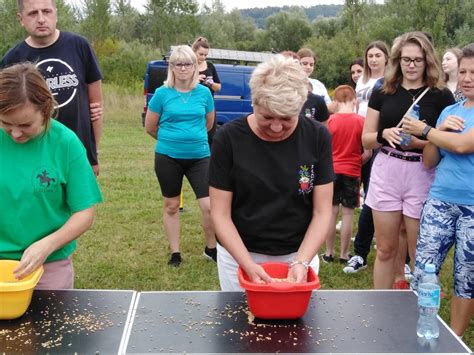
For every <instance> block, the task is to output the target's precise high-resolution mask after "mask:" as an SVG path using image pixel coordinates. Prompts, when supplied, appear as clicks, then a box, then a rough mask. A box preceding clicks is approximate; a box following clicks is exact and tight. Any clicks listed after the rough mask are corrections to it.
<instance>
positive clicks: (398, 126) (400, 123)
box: [396, 86, 430, 128]
mask: <svg viewBox="0 0 474 355" xmlns="http://www.w3.org/2000/svg"><path fill="white" fill-rule="evenodd" d="M429 90H430V87H429V86H428V87H427V88H426V89H425V90H424V91H423V92H422V93H421V95H420V96H418V97H417V98H416V100H415V101H413V103H412V104H411V106H410V107H409V108H408V110H407V112H405V114H404V115H403V116H402V119H401V120H400V122H398V124H397V126H396V127H397V128H400V127H401V126H402V122H403V117H405V116H406V115H407V114H408V112H410V111H411V109H412V108H413V107H414V106H415V105H416V104H417V103H418V102H419V101H420V100H421V98H422V97H423V96H425V94H426V93H427V92H428V91H429Z"/></svg>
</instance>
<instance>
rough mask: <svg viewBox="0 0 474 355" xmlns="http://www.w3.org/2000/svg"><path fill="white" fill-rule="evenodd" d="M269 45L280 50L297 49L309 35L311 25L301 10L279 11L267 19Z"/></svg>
mask: <svg viewBox="0 0 474 355" xmlns="http://www.w3.org/2000/svg"><path fill="white" fill-rule="evenodd" d="M266 32H267V38H268V40H269V42H268V43H269V46H271V47H272V48H273V49H274V50H276V51H278V52H280V51H284V50H291V51H297V50H298V49H299V48H300V47H301V45H302V44H303V43H304V42H305V41H306V40H307V39H308V38H309V37H310V36H311V33H312V31H311V26H310V24H309V22H308V20H307V19H306V16H305V15H304V13H303V12H302V11H293V12H279V13H277V14H275V15H272V16H270V17H269V18H268V19H267V26H266Z"/></svg>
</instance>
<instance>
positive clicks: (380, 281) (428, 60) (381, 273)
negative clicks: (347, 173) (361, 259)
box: [362, 32, 454, 289]
mask: <svg viewBox="0 0 474 355" xmlns="http://www.w3.org/2000/svg"><path fill="white" fill-rule="evenodd" d="M425 91H426V92H425ZM424 92H425V93H424ZM423 93H424V94H423ZM421 95H424V96H422V98H421V99H420V100H419V102H418V104H419V108H420V110H419V113H420V119H421V120H425V121H426V122H427V123H428V124H430V125H435V124H436V119H437V118H438V116H439V114H440V113H441V111H442V110H443V109H444V108H445V107H446V106H448V105H450V104H452V103H454V98H453V95H452V94H451V92H450V91H449V90H448V89H446V88H443V80H442V74H441V67H440V64H439V62H438V59H437V56H436V54H435V50H434V48H433V45H432V44H431V42H430V41H429V40H428V38H427V37H426V36H425V35H424V34H423V33H421V32H409V33H406V34H404V35H402V36H400V37H399V38H397V40H396V42H395V44H394V46H393V47H392V53H391V56H390V61H389V65H388V68H387V70H386V73H385V80H384V84H383V86H382V87H381V88H379V89H376V90H374V92H373V93H372V96H371V98H370V101H369V109H368V111H367V117H366V120H365V125H364V131H363V134H362V143H363V145H364V148H366V149H374V148H379V147H381V148H380V152H379V154H377V156H376V157H375V160H374V163H373V166H372V173H371V179H370V185H369V191H368V193H367V198H366V200H365V202H366V204H367V205H368V206H369V207H371V208H372V212H373V218H374V227H375V235H376V236H377V256H376V260H375V266H374V288H376V289H390V288H392V285H393V282H394V277H395V267H396V266H395V265H396V257H397V251H398V247H399V231H400V227H401V225H402V222H403V223H404V224H405V228H406V232H407V239H408V251H409V254H410V258H411V259H412V260H414V256H415V255H414V254H415V249H416V240H417V235H418V229H419V221H420V215H421V207H422V204H423V202H424V201H425V199H426V196H427V194H428V190H429V188H430V186H431V183H432V181H433V171H431V170H428V169H426V168H425V167H424V166H423V163H422V158H421V153H422V149H423V147H424V146H425V145H426V143H427V142H426V139H425V138H424V137H423V136H419V137H414V136H413V137H411V141H410V142H409V143H408V144H407V145H401V143H402V137H401V131H402V128H401V127H399V125H398V123H399V122H400V120H401V119H402V118H403V116H404V114H405V112H406V111H407V110H408V109H409V108H410V106H411V105H412V104H413V103H414V102H415V101H416V100H417V99H418V98H419V97H420V96H421Z"/></svg>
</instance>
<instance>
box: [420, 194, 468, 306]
mask: <svg viewBox="0 0 474 355" xmlns="http://www.w3.org/2000/svg"><path fill="white" fill-rule="evenodd" d="M453 245H454V270H453V273H454V293H455V294H456V296H458V297H460V298H467V299H472V298H474V205H470V206H466V205H457V204H453V203H448V202H443V201H439V200H435V199H428V200H427V201H426V203H425V205H424V206H423V213H422V215H421V220H420V234H419V236H418V242H417V245H416V261H415V271H414V273H413V275H414V276H413V279H412V287H413V289H416V288H417V286H418V283H419V281H420V279H421V276H422V274H423V269H424V265H425V264H426V263H432V264H434V265H435V266H436V272H437V273H438V272H439V270H440V269H441V266H442V264H443V262H444V260H445V259H446V256H447V255H448V252H449V250H450V249H451V247H452V246H453Z"/></svg>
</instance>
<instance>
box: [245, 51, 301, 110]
mask: <svg viewBox="0 0 474 355" xmlns="http://www.w3.org/2000/svg"><path fill="white" fill-rule="evenodd" d="M250 90H251V91H252V103H253V104H254V105H258V106H261V107H263V108H266V109H268V110H269V111H271V112H273V113H275V114H277V115H278V116H282V117H293V116H298V114H299V113H300V111H301V107H303V104H304V102H305V101H306V99H307V96H308V78H307V76H306V74H305V72H304V71H303V67H302V66H301V65H300V64H299V62H298V61H295V60H294V59H293V58H289V57H285V56H283V55H281V54H278V55H275V56H274V57H272V58H271V59H270V60H269V61H267V62H264V63H261V64H259V65H258V66H257V68H255V70H254V72H253V74H252V77H251V78H250Z"/></svg>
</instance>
